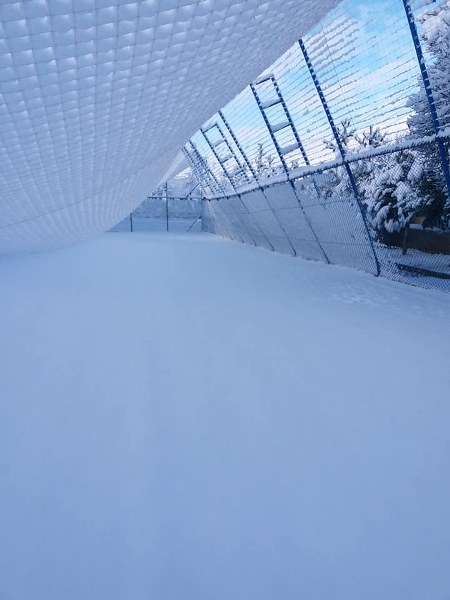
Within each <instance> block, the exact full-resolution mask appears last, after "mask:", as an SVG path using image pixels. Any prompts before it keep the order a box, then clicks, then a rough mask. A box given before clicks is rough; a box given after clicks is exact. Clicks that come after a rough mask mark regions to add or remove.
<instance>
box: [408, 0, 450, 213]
mask: <svg viewBox="0 0 450 600" xmlns="http://www.w3.org/2000/svg"><path fill="white" fill-rule="evenodd" d="M402 1H403V6H404V8H405V13H406V18H407V19H408V25H409V30H410V32H411V37H412V40H413V44H414V49H415V51H416V54H417V60H418V62H419V68H420V75H421V77H422V81H423V85H424V89H425V95H426V98H427V102H428V106H429V108H430V113H431V120H432V121H433V127H434V132H435V133H436V135H437V136H439V132H440V130H441V124H440V122H439V116H438V114H437V110H436V102H435V100H434V96H433V89H432V87H431V81H430V76H429V74H428V69H427V66H426V64H425V57H424V54H423V50H422V45H421V43H420V37H419V33H418V31H417V25H416V20H415V18H414V14H413V11H412V8H411V4H410V1H409V0H402ZM436 143H437V146H438V150H439V156H440V159H441V163H442V170H443V171H444V177H445V183H446V186H447V196H448V203H449V204H450V167H449V164H448V157H447V151H446V149H445V146H444V142H443V141H442V140H441V138H440V137H437V138H436Z"/></svg>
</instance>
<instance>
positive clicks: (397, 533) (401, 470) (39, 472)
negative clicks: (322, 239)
mask: <svg viewBox="0 0 450 600" xmlns="http://www.w3.org/2000/svg"><path fill="white" fill-rule="evenodd" d="M0 279H1V281H2V293H1V295H0V351H1V356H2V361H1V363H0V382H1V403H0V480H1V494H0V597H1V598H5V599H8V600H22V599H23V600H30V599H33V600H38V599H39V600H40V599H42V600H44V599H45V600H61V599H64V600H71V599H74V600H75V599H76V600H79V599H80V598H83V599H84V600H91V599H92V600H99V599H103V598H105V599H106V598H108V600H115V599H117V600H137V599H144V598H146V599H147V598H155V599H161V600H163V599H164V600H179V599H181V598H183V599H184V598H189V599H194V598H195V599H197V600H211V599H212V598H214V599H215V600H221V599H223V600H229V599H230V598H233V599H234V600H239V599H242V600H244V599H245V600H248V599H253V598H254V599H258V600H273V599H275V598H280V599H283V600H287V599H298V598H305V599H306V598H307V599H308V600H330V598H345V599H346V600H361V599H362V598H364V600H380V599H381V598H383V599H384V598H386V599H387V598H389V599H390V600H397V599H398V600H404V599H405V598H408V600H423V599H424V598H430V599H431V598H433V599H444V598H446V597H447V596H448V594H449V590H450V572H449V570H448V565H449V564H450V544H449V539H450V480H449V477H448V458H449V451H450V436H449V432H448V422H449V418H450V407H449V403H448V387H449V383H450V381H449V375H448V365H449V361H450V349H449V344H448V332H449V326H450V306H449V303H448V296H447V295H445V294H440V293H438V292H432V291H425V290H421V289H414V288H411V287H408V286H402V285H401V284H396V283H393V282H390V281H384V280H380V279H375V278H373V277H371V276H369V275H366V274H363V273H358V272H355V271H353V270H347V269H345V268H338V267H327V266H325V265H321V264H317V263H312V262H311V263H309V262H306V261H302V260H300V259H298V260H294V259H292V258H289V257H286V256H282V255H277V254H274V253H270V252H268V251H266V250H262V249H257V248H252V247H250V246H244V245H238V244H236V243H231V242H227V241H224V240H220V239H218V238H215V237H213V236H209V235H205V234H203V235H202V234H191V235H187V234H184V235H183V234H178V235H177V234H169V235H167V234H156V233H155V234H145V233H143V234H139V233H137V234H136V233H135V234H126V233H124V234H120V235H119V234H106V235H104V236H103V237H102V238H100V239H98V240H97V241H92V242H89V243H86V244H83V245H79V246H73V247H68V248H65V249H64V250H62V251H59V252H52V253H47V254H41V255H37V254H36V255H28V256H21V257H20V258H17V257H3V258H2V259H1V260H0Z"/></svg>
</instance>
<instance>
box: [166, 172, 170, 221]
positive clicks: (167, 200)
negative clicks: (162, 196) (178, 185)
mask: <svg viewBox="0 0 450 600" xmlns="http://www.w3.org/2000/svg"><path fill="white" fill-rule="evenodd" d="M166 231H169V192H168V183H167V181H166Z"/></svg>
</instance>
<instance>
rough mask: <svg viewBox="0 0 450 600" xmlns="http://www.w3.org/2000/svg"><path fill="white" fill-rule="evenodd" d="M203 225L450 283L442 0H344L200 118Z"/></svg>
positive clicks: (449, 30)
mask: <svg viewBox="0 0 450 600" xmlns="http://www.w3.org/2000/svg"><path fill="white" fill-rule="evenodd" d="M185 155H186V157H187V159H188V161H189V163H190V165H191V167H192V170H193V172H194V174H195V175H196V177H197V179H198V181H199V184H200V186H201V190H202V194H203V197H204V200H203V229H204V230H206V231H210V232H213V233H215V234H217V235H221V236H225V237H229V238H231V239H235V240H237V241H240V242H245V243H251V244H256V245H258V246H263V247H266V248H268V249H272V250H275V251H279V252H284V253H287V254H291V255H293V256H301V257H304V258H307V259H313V260H320V261H323V262H327V263H331V264H340V265H346V266H351V267H355V268H358V269H361V270H364V271H367V272H369V273H373V274H375V275H379V274H381V275H384V276H386V277H390V278H393V279H397V280H400V281H406V282H409V283H413V284H415V285H422V286H425V287H434V288H438V289H442V290H446V291H449V290H450V227H449V222H450V198H449V190H450V170H449V157H450V0H391V1H390V2H389V3H383V4H380V2H378V1H374V0H369V1H367V0H344V1H343V2H342V3H341V4H340V5H339V6H338V8H337V9H336V10H335V11H334V12H332V13H330V14H329V15H328V16H327V18H326V19H324V20H323V21H322V22H321V23H320V24H319V25H318V26H317V27H316V28H315V29H313V30H312V31H311V32H310V33H309V35H308V36H306V37H305V38H304V39H303V40H299V43H298V44H295V45H294V46H293V47H292V48H290V50H289V51H288V52H286V54H284V55H283V56H282V57H280V59H279V60H277V61H276V63H274V64H273V65H271V66H270V68H268V69H267V70H266V71H265V72H263V73H262V74H261V76H260V77H259V78H258V79H257V80H256V81H254V82H253V83H252V84H251V85H249V87H248V88H246V89H245V90H244V91H243V92H242V93H241V94H239V96H237V97H236V98H235V99H234V100H233V101H232V102H230V103H229V104H228V105H227V106H225V107H224V108H223V109H222V110H221V111H219V113H217V114H216V115H214V116H213V117H212V118H211V119H210V120H209V121H208V122H207V123H205V124H204V125H203V127H202V128H201V129H200V130H199V131H197V132H196V133H195V134H194V136H193V137H192V140H191V141H190V142H189V144H187V145H186V147H185Z"/></svg>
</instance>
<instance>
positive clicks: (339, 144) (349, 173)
mask: <svg viewBox="0 0 450 600" xmlns="http://www.w3.org/2000/svg"><path fill="white" fill-rule="evenodd" d="M298 43H299V46H300V50H301V51H302V54H303V58H304V59H305V63H306V66H307V67H308V71H309V74H310V75H311V78H312V80H313V83H314V86H315V88H316V91H317V94H318V96H319V98H320V101H321V103H322V106H323V109H324V111H325V114H326V116H327V119H328V123H329V125H330V128H331V131H332V132H333V136H334V139H335V141H336V144H337V147H338V149H339V153H340V155H341V158H342V163H343V165H344V168H345V170H346V173H347V176H348V178H349V180H350V185H351V187H352V190H353V194H354V196H355V199H356V202H357V204H358V207H359V210H360V212H361V216H362V219H363V223H364V228H365V230H366V233H367V237H368V239H369V244H370V248H371V250H372V254H373V257H374V260H375V265H376V269H377V272H376V274H375V276H376V277H378V275H380V272H381V268H380V263H379V260H378V256H377V253H376V252H375V247H374V244H373V240H372V236H371V234H370V230H369V226H368V224H367V220H366V215H365V209H364V206H363V203H362V199H361V196H360V193H359V190H358V186H357V185H356V181H355V178H354V176H353V172H352V170H351V168H350V164H349V163H348V161H347V157H346V152H345V148H344V146H343V145H342V141H341V138H340V137H339V132H338V130H337V127H336V124H335V122H334V119H333V116H332V114H331V111H330V108H329V106H328V103H327V101H326V98H325V96H324V93H323V90H322V87H321V85H320V82H319V80H318V78H317V74H316V71H315V69H314V66H313V64H312V62H311V59H310V58H309V55H308V52H307V50H306V47H305V44H304V42H303V40H301V39H300V40H299V42H298Z"/></svg>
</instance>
